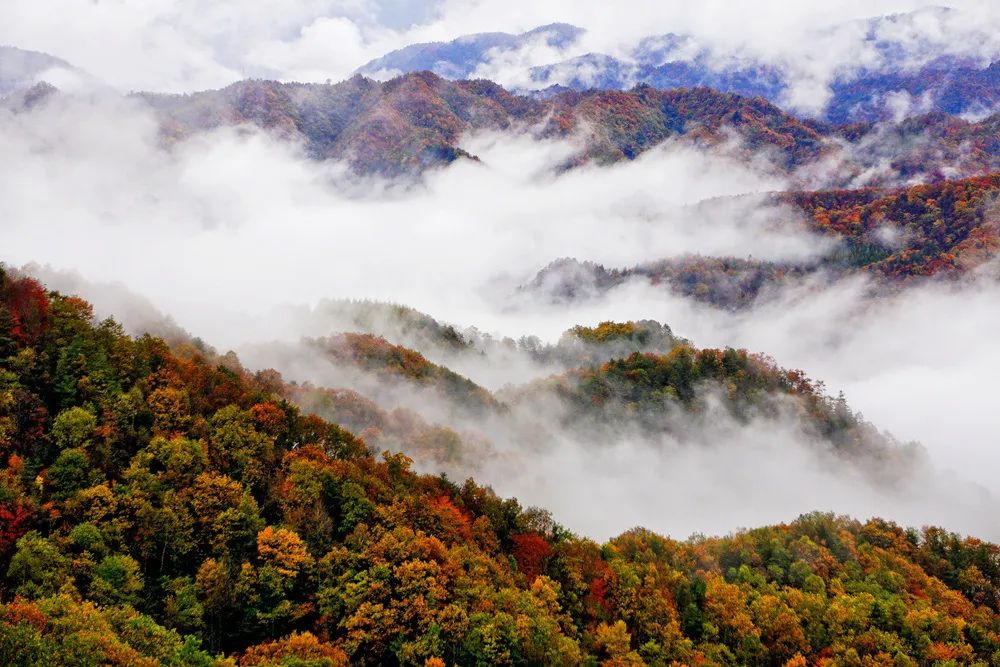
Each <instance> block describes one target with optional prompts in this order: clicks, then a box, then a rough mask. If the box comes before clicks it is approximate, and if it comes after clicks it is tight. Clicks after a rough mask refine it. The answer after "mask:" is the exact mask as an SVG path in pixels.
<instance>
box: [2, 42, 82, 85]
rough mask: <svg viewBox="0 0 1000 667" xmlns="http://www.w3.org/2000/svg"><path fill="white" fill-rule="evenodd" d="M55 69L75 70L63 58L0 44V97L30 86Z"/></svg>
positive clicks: (43, 78)
mask: <svg viewBox="0 0 1000 667" xmlns="http://www.w3.org/2000/svg"><path fill="white" fill-rule="evenodd" d="M57 70H63V71H76V70H75V68H74V67H73V66H72V65H70V64H69V63H68V62H66V61H65V60H61V59H59V58H56V57H55V56H50V55H49V54H47V53H41V52H39V51H25V50H24V49H18V48H15V47H13V46H0V97H4V96H6V95H8V94H10V93H13V92H14V91H19V90H25V89H29V88H32V87H33V86H35V85H36V84H38V83H40V82H41V81H43V80H45V75H46V74H47V73H55V72H56V71H57ZM49 83H51V81H50V82H49Z"/></svg>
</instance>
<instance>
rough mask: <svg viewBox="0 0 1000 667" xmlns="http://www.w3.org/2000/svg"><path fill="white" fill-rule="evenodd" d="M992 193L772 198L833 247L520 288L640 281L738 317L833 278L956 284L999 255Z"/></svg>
mask: <svg viewBox="0 0 1000 667" xmlns="http://www.w3.org/2000/svg"><path fill="white" fill-rule="evenodd" d="M998 195H1000V175H997V174H990V175H986V176H978V177H973V178H968V179H961V180H953V181H940V182H937V183H929V184H921V185H915V186H912V187H909V188H900V189H887V188H863V189H858V190H829V191H814V192H789V193H781V194H775V195H773V196H772V199H771V201H772V203H774V204H779V205H780V204H790V205H791V206H792V207H793V208H792V209H791V212H793V213H794V212H796V211H798V212H801V214H802V215H803V216H804V220H803V221H799V220H794V219H793V220H790V221H789V224H790V225H792V226H793V227H795V226H801V227H802V228H803V229H806V230H809V231H812V232H818V233H819V234H821V235H823V236H825V237H828V238H830V239H832V240H834V241H835V243H834V244H833V245H832V246H831V247H830V249H829V250H828V251H826V252H824V253H819V254H818V256H817V257H816V258H815V259H811V260H808V261H799V262H792V261H784V262H782V261H767V260H757V259H753V258H740V257H703V256H698V255H689V256H681V257H674V258H667V259H663V260H660V261H656V262H648V263H645V264H641V265H638V266H634V267H625V268H621V269H619V268H611V269H608V268H605V267H604V266H602V265H598V264H594V263H592V262H578V261H576V260H575V259H571V258H563V259H560V260H556V261H554V262H552V263H551V264H550V265H548V266H546V267H544V268H543V269H542V270H540V271H539V272H538V274H536V275H535V277H534V278H532V280H531V281H529V282H528V283H526V284H525V285H524V286H523V287H522V288H521V289H522V290H524V291H528V292H536V293H539V294H543V295H545V296H546V297H547V298H551V299H555V300H559V301H572V300H574V299H580V298H587V297H589V296H593V295H594V294H599V293H602V292H605V291H607V290H609V289H612V288H614V287H617V286H619V285H622V284H623V283H625V282H627V281H630V280H636V279H638V280H643V281H649V282H650V283H652V284H654V285H661V284H662V285H664V286H665V287H667V288H668V289H670V290H672V291H674V292H675V293H677V294H680V295H683V296H687V297H692V298H695V299H698V300H700V301H704V302H707V303H711V304H712V305H715V306H720V307H724V308H728V309H740V308H745V307H747V306H749V305H751V304H752V303H753V302H754V300H755V299H756V298H757V297H758V296H759V295H761V294H762V293H765V292H767V291H768V290H770V289H774V288H776V287H780V286H783V285H789V284H794V283H797V282H801V281H802V280H803V279H805V278H807V277H809V276H813V275H824V276H825V277H826V279H827V280H831V279H835V278H838V277H843V276H847V275H853V274H858V273H860V274H862V275H866V276H869V277H870V278H872V279H873V281H874V283H875V286H876V287H877V288H885V289H888V290H893V289H898V288H899V287H900V286H901V285H905V284H908V283H913V282H916V281H919V280H923V279H926V278H930V277H939V278H951V279H958V278H962V277H964V276H967V275H970V274H973V273H975V272H976V271H977V270H978V269H980V268H981V267H983V266H984V265H986V264H987V263H989V262H990V261H992V260H994V259H995V258H996V256H997V253H998V252H1000V209H998V208H997V197H998Z"/></svg>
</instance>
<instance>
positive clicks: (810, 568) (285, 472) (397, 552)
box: [0, 273, 1000, 665]
mask: <svg viewBox="0 0 1000 667" xmlns="http://www.w3.org/2000/svg"><path fill="white" fill-rule="evenodd" d="M577 334H578V335H581V336H582V337H583V338H585V339H593V340H600V339H606V338H615V337H621V336H626V337H627V336H633V335H635V334H636V329H635V327H634V325H630V326H621V325H619V326H612V325H611V324H607V325H602V326H601V327H597V328H594V329H581V330H580V331H578V332H577ZM0 344H2V350H0V353H2V355H3V359H2V362H0V363H2V369H3V371H2V381H3V385H2V389H3V391H2V394H0V398H2V399H3V401H2V404H0V406H2V419H0V425H2V427H3V428H2V436H3V438H2V440H0V445H2V455H3V456H4V458H5V466H4V469H3V473H2V477H0V516H2V517H3V519H4V522H3V531H2V533H0V568H2V569H3V571H4V576H3V578H2V580H0V581H2V584H0V596H2V604H0V656H2V657H3V659H4V662H5V664H25V665H29V664H31V665H55V664H65V665H71V664H72V665H76V664H122V665H125V664H178V665H180V664H204V665H210V664H220V665H221V664H236V663H238V664H245V665H300V664H309V665H338V664H347V663H348V662H351V663H368V664H385V663H390V664H397V663H398V664H415V663H416V664H427V665H435V664H448V663H452V662H459V663H462V664H539V663H546V664H553V663H560V664H579V663H581V662H592V663H601V664H609V665H610V664H642V663H645V664H664V665H666V664H671V663H674V662H685V663H688V664H697V663H720V664H761V665H764V664H777V665H784V664H793V665H794V664H822V663H825V662H831V663H837V664H845V663H853V664H929V663H931V662H935V661H952V664H990V663H991V662H992V661H995V660H997V659H998V655H997V653H996V650H997V646H998V645H1000V616H998V605H1000V589H998V586H1000V547H997V546H996V545H992V544H988V543H984V542H981V541H979V540H975V539H971V538H962V537H959V536H957V535H954V534H950V533H947V532H945V531H942V530H939V529H932V528H926V529H924V530H923V531H915V530H907V529H904V528H901V527H898V526H896V525H894V524H891V523H887V522H884V521H879V520H872V521H869V522H867V523H861V522H857V521H853V520H849V519H846V518H839V517H835V516H832V515H824V514H814V515H809V516H804V517H801V518H800V519H799V520H797V521H795V522H793V523H791V524H787V525H780V526H775V527H772V528H761V529H755V530H751V531H747V532H740V533H736V534H734V535H731V536H729V537H725V538H711V539H709V538H703V537H698V538H692V539H691V540H689V541H687V542H678V541H675V540H669V539H665V538H662V537H658V536H657V535H655V534H652V533H649V532H647V531H643V530H640V529H636V530H633V531H629V532H627V533H625V534H623V535H622V536H621V537H618V538H616V539H614V540H612V541H610V542H609V543H607V544H605V545H603V546H602V545H598V544H596V543H594V542H592V541H590V540H588V539H585V538H581V537H577V536H575V535H573V534H571V533H569V532H568V531H566V530H565V529H563V528H561V527H560V526H559V525H558V524H557V523H555V521H554V520H553V518H552V517H550V516H549V515H548V514H546V513H545V512H543V511H541V510H536V509H530V508H523V507H521V506H520V505H519V504H518V503H517V501H515V500H505V499H502V498H499V497H497V496H496V495H495V494H494V493H493V492H491V491H490V490H489V489H488V488H484V487H480V486H478V485H476V484H475V483H474V482H472V481H471V480H469V481H467V482H465V483H464V484H456V483H454V482H452V481H450V480H448V479H447V478H446V477H442V476H438V477H435V476H429V475H420V474H416V473H414V472H412V470H411V468H410V464H411V460H410V459H409V458H408V457H406V456H405V455H402V454H393V455H390V454H388V453H386V454H385V455H383V456H381V457H379V456H375V455H374V454H373V453H372V452H370V451H369V448H368V447H367V446H366V444H365V442H364V441H362V440H360V439H358V438H357V437H355V436H354V435H352V434H351V433H350V432H349V431H347V430H345V429H344V428H343V427H341V426H338V425H336V424H333V423H329V422H326V421H323V420H322V419H320V418H318V417H315V416H310V415H309V414H307V413H304V412H302V411H301V410H300V409H299V408H297V407H295V406H294V405H293V404H292V403H291V402H289V398H294V397H295V390H294V389H290V388H289V387H288V386H287V385H286V384H285V383H284V382H283V381H282V380H281V378H280V376H278V375H277V374H276V373H274V372H273V371H261V372H257V373H249V372H247V371H245V370H243V369H242V368H241V367H240V366H239V364H238V362H237V361H236V360H235V359H234V358H232V356H231V355H229V356H218V355H216V354H215V353H213V352H212V351H211V350H209V349H206V348H203V349H199V348H198V347H196V346H194V345H190V344H188V345H181V346H179V347H177V348H175V349H171V348H170V347H168V346H167V345H166V344H165V343H163V342H162V341H161V340H158V339H155V338H152V337H149V336H146V337H142V338H129V337H127V336H125V335H124V334H123V333H122V332H121V329H120V327H119V326H118V325H117V324H115V323H114V322H113V321H111V320H105V321H101V322H98V321H95V319H94V318H93V315H92V311H91V308H90V306H89V305H88V304H87V303H86V302H83V301H81V300H80V299H78V298H75V297H66V296H61V295H59V294H57V293H52V292H48V291H46V290H45V288H44V287H43V286H42V285H40V284H39V283H37V282H35V281H34V280H32V279H30V278H22V277H16V276H13V275H11V274H9V273H4V274H2V277H0ZM716 354H718V355H721V356H714V355H716ZM690 355H691V352H690V351H689V348H686V347H680V348H675V350H674V352H673V353H672V356H671V357H668V358H664V360H663V361H658V360H657V358H656V357H642V356H641V355H634V356H633V357H630V358H628V359H624V360H621V361H617V362H612V363H610V364H606V365H605V366H603V367H601V368H600V369H598V370H596V371H588V374H593V375H591V377H590V379H588V380H587V382H586V383H585V385H584V386H585V387H587V391H589V392H597V393H598V394H601V393H602V392H605V391H607V389H606V387H609V386H611V385H608V382H611V381H612V380H611V378H613V377H616V376H620V375H621V374H625V375H628V374H629V373H632V372H633V371H632V370H629V369H636V370H638V369H639V368H643V372H644V373H645V374H649V376H650V382H652V383H654V385H655V383H656V382H657V381H656V380H655V379H653V378H654V375H653V374H654V373H667V374H668V375H669V374H670V373H674V372H677V368H679V367H677V366H676V364H677V363H679V362H678V361H677V360H679V359H682V358H683V359H688V360H689V361H691V362H692V363H694V364H697V365H698V366H700V367H704V368H705V369H708V368H712V369H715V370H712V371H710V372H713V373H733V372H736V371H737V370H738V369H740V368H747V367H748V366H747V365H748V364H751V367H752V364H753V363H755V362H752V360H749V359H748V358H747V357H745V356H743V355H741V354H738V353H735V352H734V351H728V352H726V353H721V352H719V353H715V352H710V351H709V352H706V351H703V352H699V353H697V355H696V356H695V357H694V358H691V356H690ZM658 364H659V365H658ZM663 364H666V365H663ZM691 368H693V366H692V367H691ZM702 372H707V371H704V370H703V371H702ZM764 372H765V375H763V376H762V375H760V374H759V373H760V370H757V371H753V372H751V373H750V374H749V375H747V376H746V378H747V379H746V380H745V382H747V383H748V384H746V385H745V386H744V387H742V388H741V387H740V386H737V387H736V388H735V390H736V391H739V392H747V391H750V390H751V388H752V387H753V386H757V385H759V384H760V382H762V381H764V382H767V381H781V382H788V381H790V378H786V379H784V380H781V379H780V378H777V377H775V378H772V379H770V380H768V379H767V378H768V375H767V374H766V373H767V372H768V371H766V367H765V368H764ZM802 381H803V382H804V381H805V380H802ZM674 384H675V385H676V387H677V390H675V391H678V392H679V393H678V398H679V399H680V400H682V401H683V400H688V396H687V394H686V393H685V392H686V389H685V387H686V386H687V385H686V384H684V381H683V380H678V381H676V382H675V383H674ZM645 386H646V385H645V383H642V384H640V385H637V387H636V391H640V393H639V394H636V395H631V394H630V398H627V400H640V401H641V400H645V399H644V398H643V394H642V393H641V392H642V391H646V390H645V389H643V387H645ZM818 406H819V404H818V405H817V407H818Z"/></svg>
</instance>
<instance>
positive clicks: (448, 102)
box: [141, 72, 826, 175]
mask: <svg viewBox="0 0 1000 667" xmlns="http://www.w3.org/2000/svg"><path fill="white" fill-rule="evenodd" d="M141 98H142V99H144V100H145V101H146V102H148V103H149V104H150V105H151V106H152V108H153V109H154V110H155V111H156V112H157V113H158V114H159V115H160V117H161V119H162V127H163V136H164V139H165V140H166V141H167V142H171V141H175V140H177V139H181V138H183V137H186V136H189V135H190V134H192V133H195V132H198V131H202V130H208V129H212V128H215V127H220V126H228V125H236V124H240V123H252V124H255V125H258V126H260V127H262V128H265V129H268V130H270V131H272V132H274V133H276V134H277V135H279V136H283V137H287V138H292V139H300V140H302V141H303V142H304V143H305V146H306V148H307V151H308V153H309V154H310V155H311V156H312V157H314V158H317V159H326V158H337V159H345V160H347V161H348V162H349V163H350V164H351V165H352V166H353V167H354V168H355V169H356V170H357V171H359V172H362V173H378V174H383V175H398V174H405V173H416V172H419V171H421V170H422V169H425V168H427V167H432V166H437V165H442V164H447V163H449V162H452V161H454V160H455V159H458V158H459V157H466V158H471V157H473V156H471V155H469V154H468V153H467V152H465V151H464V150H463V149H461V148H460V147H459V145H458V142H459V139H460V138H461V137H462V135H463V134H465V133H466V132H469V131H473V130H505V129H511V128H514V127H517V126H521V127H523V128H525V129H528V128H530V129H532V131H533V132H535V133H536V134H537V135H538V136H542V137H565V136H569V135H573V134H580V133H583V134H584V135H585V137H586V147H585V149H584V151H583V153H582V154H581V155H579V156H577V158H575V160H574V161H573V163H572V164H579V163H582V162H585V161H588V160H596V161H597V162H600V163H610V162H616V161H618V160H622V159H631V158H634V157H636V156H638V155H639V154H641V153H642V152H644V151H646V150H648V149H649V148H652V147H653V146H656V145H658V144H659V143H661V142H662V141H664V140H665V139H668V138H671V137H687V138H688V139H689V140H690V141H691V142H693V143H696V144H698V145H702V146H711V145H719V144H724V143H728V142H730V140H731V139H732V137H733V136H734V135H733V134H732V133H731V131H734V132H735V136H737V137H739V138H741V139H742V140H743V143H744V146H743V147H744V148H745V149H746V150H747V151H748V152H749V151H754V150H757V149H760V148H764V147H770V148H773V149H775V150H774V151H773V153H774V154H775V155H776V156H777V159H778V160H779V162H781V163H782V164H783V165H784V166H785V167H787V168H794V167H796V166H798V165H801V164H805V163H807V162H810V161H814V160H816V159H818V158H820V157H822V155H823V154H824V152H825V150H826V147H825V146H824V142H823V138H822V136H821V135H820V133H819V132H817V130H815V129H813V128H811V127H809V126H808V125H806V124H804V123H802V122H801V121H799V120H797V119H796V118H794V117H793V116H791V115H789V114H786V113H784V112H783V111H781V110H780V109H778V108H777V107H775V106H773V105H771V104H769V103H768V102H766V101H765V100H763V99H759V98H758V99H747V98H742V97H739V96H736V95H731V94H726V93H719V92H717V91H713V90H710V89H707V88H699V89H693V90H674V91H658V90H656V89H654V88H651V87H648V86H645V87H639V88H636V89H635V90H632V91H628V92H624V91H588V92H567V93H563V94H559V95H556V96H553V97H551V98H549V99H546V100H541V99H535V98H531V97H523V96H517V95H513V94H511V93H509V92H507V91H506V90H504V89H503V88H501V87H500V86H498V85H496V84H494V83H491V82H489V81H481V80H479V81H457V82H454V81H448V80H446V79H443V78H441V77H439V76H437V75H435V74H433V73H431V72H418V73H415V74H408V75H405V76H402V77H399V78H396V79H392V80H390V81H387V82H385V83H380V82H377V81H372V80H370V79H365V78H363V77H360V76H356V77H354V78H352V79H350V80H348V81H344V82H342V83H338V84H333V85H329V84H298V83H289V84H285V83H277V82H272V81H243V82H240V83H236V84H233V85H231V86H229V87H227V88H224V89H222V90H215V91H206V92H201V93H194V94H190V95H154V94H143V95H141ZM572 164H568V165H566V166H572Z"/></svg>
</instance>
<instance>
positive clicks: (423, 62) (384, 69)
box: [357, 23, 583, 79]
mask: <svg viewBox="0 0 1000 667" xmlns="http://www.w3.org/2000/svg"><path fill="white" fill-rule="evenodd" d="M582 33H583V30H582V29H581V28H577V27H576V26H572V25H569V24H566V23H552V24H550V25H543V26H541V27H538V28H535V29H534V30H529V31H528V32H523V33H520V34H517V35H512V34H510V33H506V32H484V33H477V34H474V35H464V36H462V37H459V38H457V39H453V40H452V41H450V42H426V43H422V44H411V45H410V46H407V47H404V48H402V49H398V50H396V51H392V52H390V53H387V54H386V55H384V56H382V57H381V58H376V59H375V60H372V61H370V62H368V63H366V64H364V65H362V66H361V67H359V68H358V69H357V73H358V74H363V75H365V76H370V77H375V78H389V77H393V76H398V75H399V74H405V73H407V72H419V71H424V70H426V71H430V72H434V73H435V74H437V75H438V76H443V77H445V78H448V79H466V78H469V77H470V76H472V75H473V73H474V72H475V71H476V69H477V68H478V67H479V66H480V65H481V64H483V63H485V62H487V61H488V60H489V59H490V58H491V57H492V56H494V55H496V54H498V53H500V52H504V51H517V50H519V49H522V48H524V47H525V46H528V45H531V44H538V43H543V44H546V45H548V46H552V47H555V48H565V47H567V46H569V45H570V44H572V43H573V42H574V41H576V39H577V38H578V37H579V36H580V35H581V34H582Z"/></svg>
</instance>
